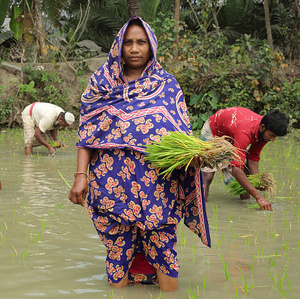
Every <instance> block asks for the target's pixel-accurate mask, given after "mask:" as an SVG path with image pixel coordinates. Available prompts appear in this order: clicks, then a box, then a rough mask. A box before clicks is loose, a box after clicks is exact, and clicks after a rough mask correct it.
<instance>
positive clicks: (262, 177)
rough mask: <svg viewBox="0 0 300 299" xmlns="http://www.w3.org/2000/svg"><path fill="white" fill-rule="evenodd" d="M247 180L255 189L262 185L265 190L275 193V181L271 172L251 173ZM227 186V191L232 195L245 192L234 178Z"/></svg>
mask: <svg viewBox="0 0 300 299" xmlns="http://www.w3.org/2000/svg"><path fill="white" fill-rule="evenodd" d="M248 180H249V181H250V183H251V185H252V186H254V187H255V188H256V189H261V187H264V190H265V191H267V192H268V193H270V194H271V195H273V196H275V195H276V181H275V179H274V176H273V175H272V174H271V173H269V172H264V173H257V174H252V175H249V176H248ZM228 188H229V193H230V195H232V196H236V195H240V194H244V193H245V192H246V191H245V189H244V188H243V187H242V186H241V185H240V184H239V183H238V181H237V180H235V179H234V180H233V181H232V182H231V183H230V184H229V185H228Z"/></svg>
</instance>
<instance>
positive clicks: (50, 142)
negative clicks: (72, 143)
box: [47, 140, 66, 148]
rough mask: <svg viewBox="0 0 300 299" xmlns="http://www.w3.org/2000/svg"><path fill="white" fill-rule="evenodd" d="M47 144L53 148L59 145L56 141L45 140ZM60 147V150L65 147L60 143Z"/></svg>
mask: <svg viewBox="0 0 300 299" xmlns="http://www.w3.org/2000/svg"><path fill="white" fill-rule="evenodd" d="M47 142H48V143H49V144H50V145H51V146H52V147H53V148H57V147H59V143H58V142H56V141H52V140H47ZM60 146H61V147H62V148H64V147H66V146H65V145H64V144H63V143H61V144H60Z"/></svg>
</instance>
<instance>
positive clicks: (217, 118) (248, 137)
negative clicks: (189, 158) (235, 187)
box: [201, 107, 289, 211]
mask: <svg viewBox="0 0 300 299" xmlns="http://www.w3.org/2000/svg"><path fill="white" fill-rule="evenodd" d="M288 125H289V119H288V117H287V116H286V115H285V114H284V113H282V112H280V111H278V110H272V111H271V112H269V113H268V114H266V115H265V116H261V115H259V114H257V113H254V112H253V111H251V110H249V109H246V108H242V107H232V108H227V109H221V110H219V111H217V112H216V113H215V114H214V115H212V116H211V117H210V118H209V119H208V120H207V121H206V122H205V124H204V125H203V127H202V130H201V139H202V140H212V139H213V138H214V137H215V136H218V137H221V136H224V135H226V136H229V137H230V139H229V140H228V141H229V142H232V143H233V145H234V146H235V147H237V148H238V149H239V156H240V159H239V160H238V161H232V162H231V164H230V165H223V167H221V168H222V172H223V178H224V182H225V184H229V183H230V181H231V180H232V179H233V178H235V179H236V180H237V181H238V183H239V184H240V185H241V186H242V187H243V188H244V189H245V190H246V191H247V193H246V195H245V196H244V197H242V196H241V199H247V198H249V197H250V195H249V194H251V195H252V196H253V197H254V198H255V199H256V201H257V203H258V204H259V206H260V208H261V209H262V210H268V211H270V210H271V209H272V208H271V203H270V202H269V201H268V200H267V199H265V198H264V197H263V196H262V195H261V193H260V192H259V191H258V190H257V189H255V188H254V187H253V186H252V185H251V183H250V182H249V180H248V178H247V174H251V175H252V174H257V173H259V170H258V162H259V160H260V153H261V150H262V149H263V147H264V146H265V145H266V144H267V143H268V142H269V141H272V142H273V141H274V140H275V138H276V137H277V136H284V135H286V134H287V129H288ZM249 145H251V146H250V147H249ZM248 147H249V148H248ZM202 171H203V179H204V192H205V199H206V200H207V199H208V194H209V186H210V184H211V182H212V180H213V178H214V174H215V172H216V171H217V170H216V169H209V168H204V169H202Z"/></svg>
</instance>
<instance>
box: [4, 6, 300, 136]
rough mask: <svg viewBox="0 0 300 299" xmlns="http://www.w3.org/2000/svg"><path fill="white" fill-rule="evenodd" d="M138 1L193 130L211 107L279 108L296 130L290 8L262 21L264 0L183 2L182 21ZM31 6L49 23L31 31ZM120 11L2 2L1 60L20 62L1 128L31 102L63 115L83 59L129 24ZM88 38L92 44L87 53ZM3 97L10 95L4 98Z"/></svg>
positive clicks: (299, 42) (295, 20) (101, 50)
mask: <svg viewBox="0 0 300 299" xmlns="http://www.w3.org/2000/svg"><path fill="white" fill-rule="evenodd" d="M136 2H137V4H139V7H140V15H141V17H142V18H143V19H144V20H145V21H147V22H148V23H149V24H150V25H151V26H152V28H153V29H154V31H155V34H156V35H157V38H158V42H159V46H158V53H157V59H158V61H159V62H160V63H161V64H162V65H163V66H164V67H165V68H166V70H167V71H169V72H170V73H172V74H174V76H175V77H176V79H177V80H178V82H179V84H180V85H181V87H182V89H183V91H184V95H185V97H186V102H187V104H188V108H189V112H190V117H191V121H192V128H193V130H199V129H200V128H201V127H202V124H203V123H204V121H205V120H207V118H208V117H209V116H210V115H211V114H213V113H214V112H215V111H216V110H217V109H222V108H226V107H232V106H243V107H246V108H249V109H251V110H253V111H255V112H257V113H260V114H265V113H267V112H268V111H269V110H271V109H274V108H278V109H280V110H281V111H283V112H285V113H286V114H287V115H288V116H289V118H290V120H291V123H292V124H293V125H294V126H295V127H299V124H300V101H299V96H300V71H299V58H300V57H299V53H300V52H299V47H300V34H299V13H298V12H299V11H300V8H299V4H298V3H297V1H296V2H295V1H294V0H287V1H282V0H280V1H274V0H269V1H268V2H269V11H270V15H269V16H266V15H265V11H264V4H263V1H254V0H251V1H245V0H228V1H213V2H210V1H202V0H200V1H190V0H188V1H181V3H180V4H181V6H180V22H179V23H177V22H176V21H175V17H174V15H173V13H172V11H173V8H174V1H173V0H153V1H148V0H139V1H136ZM38 4H40V5H41V10H40V11H41V14H42V15H43V18H44V19H47V22H49V24H51V26H48V25H47V27H45V26H44V25H45V24H38V15H37V16H36V15H35V14H37V11H38V10H37V9H36V7H35V5H38ZM127 4H128V3H127V1H125V0H114V1H109V0H101V1H98V0H90V1H67V0H63V1H58V0H54V1H50V0H45V1H25V2H22V3H21V4H20V3H19V2H17V1H8V0H3V1H1V9H0V10H1V13H0V24H2V23H3V22H4V19H5V17H6V16H9V17H11V21H10V22H11V24H10V25H11V28H12V30H13V31H12V32H1V30H0V62H1V61H3V62H4V61H5V62H18V63H21V65H22V70H21V73H20V78H21V79H20V80H18V81H17V82H15V85H14V88H11V90H13V92H11V90H8V88H7V87H8V86H5V84H3V83H1V85H0V108H1V113H0V123H1V125H2V126H8V127H11V126H12V125H13V122H16V123H17V122H18V120H17V119H14V120H12V119H13V118H14V114H15V113H16V111H17V112H18V111H19V110H21V108H23V106H24V105H25V104H26V103H30V102H32V101H36V100H43V101H45V102H50V103H54V104H57V105H59V106H61V107H63V108H70V106H72V105H71V104H70V102H72V103H74V102H76V101H77V102H79V97H80V94H81V92H82V90H83V88H84V86H85V85H86V80H83V79H80V82H78V76H82V75H84V74H85V75H86V76H87V77H88V76H90V74H91V70H89V69H88V63H87V60H88V59H89V58H91V57H95V56H103V57H105V56H106V55H107V54H106V53H107V52H108V51H109V49H110V46H111V43H112V39H113V38H114V36H115V35H116V33H117V32H118V30H119V29H120V28H121V26H122V25H123V24H124V23H125V22H126V21H127V20H128V12H127ZM5 12H6V14H5ZM20 15H22V16H23V17H22V20H20V18H19V16H20ZM31 15H34V18H33V19H32V18H31ZM266 21H270V28H271V31H272V38H271V42H270V41H268V42H267V41H266V40H267V38H268V39H269V36H267V31H266ZM39 26H42V30H44V32H45V38H43V39H39V37H40V30H41V29H40V28H39ZM43 26H44V27H43ZM21 28H22V29H23V30H22V31H21V30H20V29H21ZM38 28H39V29H38ZM86 40H88V42H89V43H93V46H88V47H87V44H88V43H87V42H86ZM80 42H82V43H83V44H80ZM83 45H84V46H83ZM61 62H64V63H65V64H66V65H67V67H68V68H69V70H70V73H71V74H72V75H73V78H72V79H71V81H72V82H67V81H68V80H69V81H70V79H67V80H62V76H61V73H60V70H59V67H58V65H59V63H61ZM41 63H51V64H52V65H53V66H54V71H51V72H49V71H47V70H38V69H36V68H35V67H36V66H37V65H39V64H41ZM71 89H72V91H74V92H73V93H71ZM4 91H5V92H6V93H8V92H9V94H8V96H7V97H5V96H4ZM75 106H76V105H75ZM75 110H76V109H75ZM73 112H75V114H76V113H77V114H78V113H79V111H78V109H77V111H73ZM18 113H19V112H18ZM12 115H13V116H12Z"/></svg>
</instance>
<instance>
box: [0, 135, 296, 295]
mask: <svg viewBox="0 0 300 299" xmlns="http://www.w3.org/2000/svg"><path fill="white" fill-rule="evenodd" d="M299 133H300V132H298V131H296V132H293V133H291V134H289V135H288V136H286V137H283V138H278V139H277V140H275V142H274V143H270V144H267V145H266V147H265V148H264V150H263V151H262V160H261V163H260V171H261V172H263V171H268V172H271V173H272V174H273V175H274V177H275V179H276V181H277V196H276V198H269V197H268V199H269V200H270V201H271V203H272V208H273V212H262V211H260V210H259V207H258V205H256V202H255V200H254V199H250V200H248V201H241V200H239V199H238V198H237V197H232V196H230V195H229V194H228V188H227V187H226V186H225V185H223V182H222V177H221V174H219V173H218V174H217V175H216V177H215V179H214V181H213V183H212V185H211V189H210V198H209V201H208V202H207V213H208V217H209V224H210V231H211V238H212V248H207V247H205V246H204V245H203V244H202V243H201V241H200V239H199V238H198V237H197V236H196V235H194V234H193V233H192V232H190V231H189V230H188V229H187V228H186V227H185V226H184V225H183V224H180V225H179V228H178V234H177V237H178V243H177V250H178V258H179V263H180V266H181V268H180V272H179V289H178V291H177V292H171V293H167V292H160V291H159V289H158V286H145V285H138V286H129V287H128V288H125V289H113V288H111V287H110V286H109V285H108V283H107V278H106V274H105V256H106V251H105V248H104V246H103V245H102V243H101V241H100V240H99V238H98V235H97V234H96V231H95V230H94V227H93V224H92V221H91V220H90V219H89V216H88V214H87V211H86V210H85V209H84V208H82V207H80V206H75V205H73V204H72V203H71V202H69V200H68V194H69V186H68V185H72V183H73V178H74V177H73V174H74V172H75V171H76V155H77V150H76V148H75V143H76V138H77V134H76V132H59V138H60V140H61V141H62V142H63V143H65V144H66V146H67V147H66V148H65V149H57V154H56V156H55V157H54V158H50V157H48V151H47V150H46V148H45V147H38V148H34V155H33V156H32V157H27V156H25V155H24V148H23V135H22V134H23V132H22V130H7V131H6V132H5V131H2V132H1V133H0V152H1V155H0V181H1V183H2V190H0V264H1V271H0V281H1V285H0V294H1V295H0V298H92V297H93V298H94V297H96V298H124V299H126V298H130V299H136V298H172V299H176V298H180V299H181V298H213V299H215V298H284V297H286V298H297V297H298V296H299V294H300V284H299V276H300V272H299V266H300V249H299V247H300V241H299V240H300V185H299V181H300V169H299V166H300V134H299ZM266 197H267V194H266Z"/></svg>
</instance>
